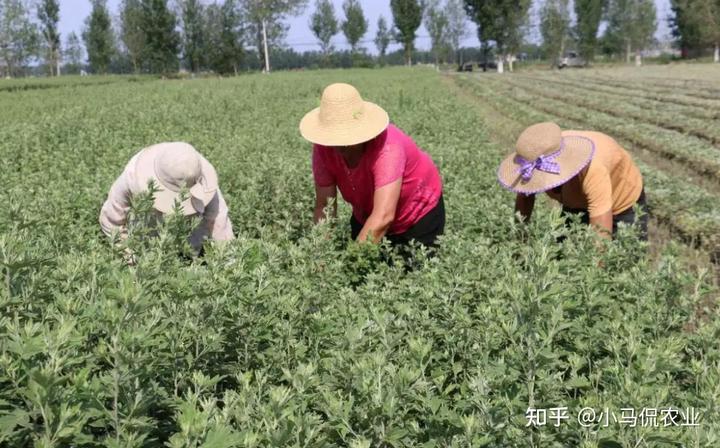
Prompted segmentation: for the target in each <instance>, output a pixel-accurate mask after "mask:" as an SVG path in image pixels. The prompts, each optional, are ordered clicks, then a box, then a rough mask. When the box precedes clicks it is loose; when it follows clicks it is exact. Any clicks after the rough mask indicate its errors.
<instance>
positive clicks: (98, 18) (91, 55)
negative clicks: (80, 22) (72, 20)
mask: <svg viewBox="0 0 720 448" xmlns="http://www.w3.org/2000/svg"><path fill="white" fill-rule="evenodd" d="M105 1H106V0H91V3H92V11H91V12H90V17H88V18H87V19H86V20H85V30H84V31H83V40H84V41H85V48H86V49H87V55H88V63H89V64H90V68H91V69H92V71H93V72H95V73H100V74H103V73H106V72H107V69H108V66H109V65H110V59H111V58H112V57H113V54H114V53H115V38H114V36H113V32H112V27H111V23H110V14H109V13H108V10H107V5H106V3H105Z"/></svg>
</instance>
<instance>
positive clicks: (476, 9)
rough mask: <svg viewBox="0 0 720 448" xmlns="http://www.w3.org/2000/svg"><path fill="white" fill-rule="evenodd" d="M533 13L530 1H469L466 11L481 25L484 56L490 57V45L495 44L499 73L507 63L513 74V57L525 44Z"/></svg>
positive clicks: (479, 26) (480, 32) (467, 0)
mask: <svg viewBox="0 0 720 448" xmlns="http://www.w3.org/2000/svg"><path fill="white" fill-rule="evenodd" d="M529 9H530V0H518V1H510V0H465V11H466V12H467V13H468V16H470V19H471V20H472V21H473V22H475V24H476V25H477V30H478V39H480V43H481V44H482V46H483V53H485V54H487V52H488V50H489V43H490V42H494V43H495V50H496V53H497V56H498V68H497V70H498V72H499V73H502V72H503V70H504V68H503V67H504V65H503V61H504V60H507V61H508V62H509V64H510V71H512V57H511V55H512V54H513V53H514V52H516V51H517V50H518V48H520V45H521V44H522V41H523V36H524V33H525V25H526V22H527V18H528V10H529Z"/></svg>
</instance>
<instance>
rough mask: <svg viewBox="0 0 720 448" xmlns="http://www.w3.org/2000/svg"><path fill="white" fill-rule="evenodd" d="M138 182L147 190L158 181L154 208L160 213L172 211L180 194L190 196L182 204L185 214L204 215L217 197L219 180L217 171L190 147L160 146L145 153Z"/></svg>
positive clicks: (163, 144) (138, 161) (176, 144)
mask: <svg viewBox="0 0 720 448" xmlns="http://www.w3.org/2000/svg"><path fill="white" fill-rule="evenodd" d="M136 173H137V179H138V182H140V184H141V185H142V186H143V187H145V186H147V185H148V182H149V181H151V180H153V181H155V186H156V187H157V188H158V191H157V192H156V193H155V202H154V205H153V207H154V208H155V209H156V210H158V211H159V212H161V213H169V212H171V211H172V210H173V207H174V205H175V202H176V201H177V200H178V199H179V198H180V194H181V191H182V190H183V189H187V193H188V195H189V197H188V198H187V199H186V200H184V201H183V202H182V203H181V208H182V211H183V214H184V215H194V214H196V213H203V212H204V211H205V207H206V206H207V205H208V204H209V203H210V201H211V200H212V199H213V197H215V194H216V193H217V190H218V178H217V173H216V172H215V169H214V168H213V166H212V165H210V163H209V162H208V161H207V160H205V159H204V158H203V157H202V156H201V155H200V153H198V152H197V151H196V150H195V148H193V147H192V146H191V145H189V144H187V143H183V142H172V143H160V144H157V145H153V146H150V147H148V148H145V149H143V150H142V152H141V154H140V156H139V157H138V159H137V164H136Z"/></svg>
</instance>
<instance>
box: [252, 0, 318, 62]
mask: <svg viewBox="0 0 720 448" xmlns="http://www.w3.org/2000/svg"><path fill="white" fill-rule="evenodd" d="M242 1H243V3H242V10H243V16H244V20H245V23H246V32H247V34H248V36H249V37H250V38H251V39H252V41H253V43H254V44H255V46H256V48H257V51H258V56H259V57H260V58H261V60H262V61H263V62H264V65H265V68H264V71H265V72H266V73H269V72H270V54H269V53H270V49H271V48H273V47H275V46H278V45H279V44H280V43H281V42H282V40H283V39H284V38H285V34H286V32H287V28H286V26H285V24H284V23H283V21H284V20H285V19H286V18H287V17H288V16H297V15H300V14H302V12H303V11H304V10H305V7H306V6H307V0H242Z"/></svg>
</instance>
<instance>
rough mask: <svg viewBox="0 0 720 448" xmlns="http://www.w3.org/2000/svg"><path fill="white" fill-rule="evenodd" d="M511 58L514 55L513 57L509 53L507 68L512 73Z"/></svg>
mask: <svg viewBox="0 0 720 448" xmlns="http://www.w3.org/2000/svg"><path fill="white" fill-rule="evenodd" d="M513 59H514V57H513V55H512V54H509V55H508V56H507V61H508V69H509V70H510V73H512V71H513Z"/></svg>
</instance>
